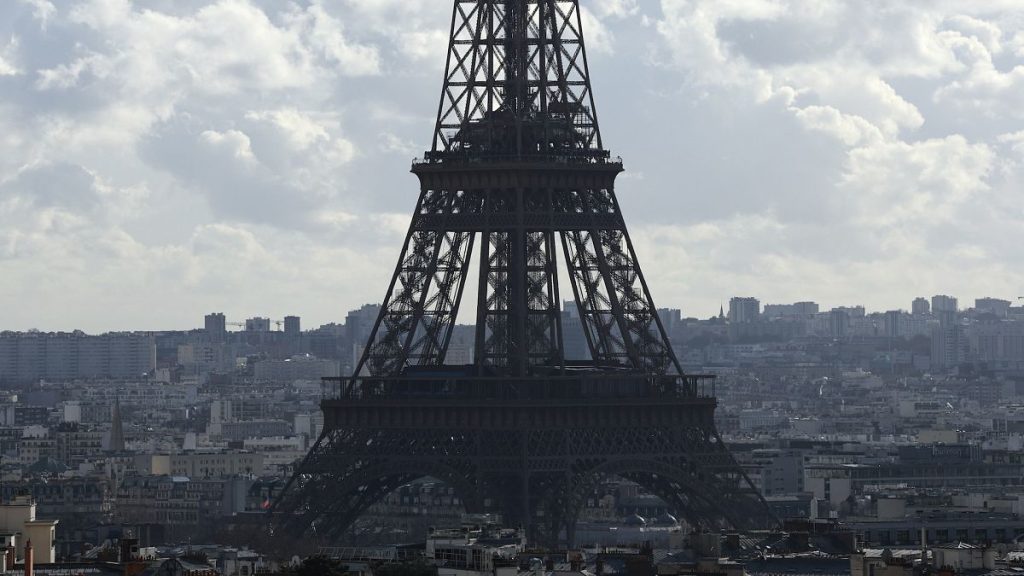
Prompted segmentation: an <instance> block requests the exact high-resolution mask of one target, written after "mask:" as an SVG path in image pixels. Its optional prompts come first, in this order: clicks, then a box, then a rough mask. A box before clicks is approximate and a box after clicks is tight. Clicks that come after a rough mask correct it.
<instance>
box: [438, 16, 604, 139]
mask: <svg viewBox="0 0 1024 576" xmlns="http://www.w3.org/2000/svg"><path fill="white" fill-rule="evenodd" d="M582 29H583V26H582V18H581V12H580V7H579V3H578V2H577V1H576V0H519V1H515V2H506V1H503V0H489V1H488V0H456V2H455V10H454V11H453V13H452V25H451V37H450V38H451V39H450V43H449V48H448V59H447V65H446V70H445V83H444V89H443V90H442V93H441V102H440V105H439V109H438V115H437V124H436V127H435V130H434V142H433V148H432V150H431V154H430V155H428V157H429V158H432V159H438V158H442V157H447V158H449V159H451V157H452V156H454V155H459V154H461V155H466V156H472V157H477V158H479V157H480V156H483V155H489V156H516V157H521V156H524V155H525V156H549V155H551V154H558V155H570V156H574V157H578V158H592V159H600V158H606V157H607V152H605V151H604V150H603V147H602V145H601V131H600V129H599V127H598V124H597V113H596V111H595V108H594V96H593V92H592V90H591V86H590V73H589V67H588V63H587V56H586V50H585V47H584V42H583V33H582Z"/></svg>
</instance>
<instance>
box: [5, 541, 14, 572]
mask: <svg viewBox="0 0 1024 576" xmlns="http://www.w3.org/2000/svg"><path fill="white" fill-rule="evenodd" d="M14 552H15V548H14V546H11V545H8V546H7V562H6V563H5V565H4V570H6V571H8V572H10V571H11V570H14V556H15V554H14Z"/></svg>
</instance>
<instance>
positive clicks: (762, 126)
mask: <svg viewBox="0 0 1024 576" xmlns="http://www.w3.org/2000/svg"><path fill="white" fill-rule="evenodd" d="M585 6H586V8H587V9H589V11H585V12H584V17H585V18H586V22H585V28H586V33H587V40H588V48H589V49H590V56H591V57H590V64H591V69H592V70H593V71H594V74H595V79H594V81H595V91H596V97H597V101H598V106H599V109H600V112H601V115H602V116H601V118H602V128H603V136H604V139H605V142H606V144H607V145H608V146H609V147H611V148H612V149H613V151H614V152H615V153H622V154H623V155H624V156H625V158H626V162H627V167H628V168H629V169H630V171H629V172H627V176H629V178H623V179H621V180H620V181H619V197H620V201H621V202H622V203H623V204H624V205H625V206H626V218H627V221H628V222H629V225H630V229H631V231H632V232H633V236H634V240H635V241H636V244H637V250H638V252H639V256H640V258H641V264H642V265H643V266H644V268H645V271H646V272H647V275H648V280H649V281H650V282H651V285H652V288H653V290H654V296H655V298H656V300H657V302H658V304H659V305H662V306H676V307H681V308H683V310H684V312H685V313H693V314H698V315H710V314H711V313H713V312H717V310H718V306H719V304H720V303H721V302H722V301H723V300H727V299H728V297H730V296H733V295H737V294H753V295H758V296H760V297H761V298H762V300H765V301H778V302H782V301H787V300H788V301H795V300H800V299H819V300H821V301H822V303H823V304H826V305H827V304H851V303H864V304H867V305H869V306H872V307H876V308H883V307H884V308H886V309H888V308H893V307H898V306H900V305H901V302H903V301H904V300H909V297H911V296H916V295H920V294H928V293H929V292H936V293H938V292H953V293H957V294H958V295H960V296H962V297H964V298H968V297H969V296H972V295H986V294H979V292H986V293H992V294H994V295H998V294H1004V295H1007V296H1008V295H1009V291H1012V290H1016V289H1017V288H1018V287H1019V285H1020V284H1022V283H1024V277H1022V273H1021V272H1019V271H1020V270H1024V253H1022V252H1021V251H1020V250H1019V249H1017V247H1016V246H1015V245H1013V243H1011V242H1007V241H1006V239H1007V238H1013V237H1015V235H1017V233H1018V231H1019V230H1020V229H1021V226H1022V225H1024V208H1022V207H1021V205H1020V202H1019V191H1020V190H1022V189H1024V136H1021V135H1022V134H1024V118H1022V117H1021V115H1022V114H1024V113H1022V112H1021V111H1022V110H1024V101H1021V94H1024V80H1022V78H1021V76H1022V72H1021V70H1022V69H1024V68H1022V64H1024V63H1022V61H1021V60H1022V58H1024V31H1022V30H1021V26H1022V23H1021V21H1020V19H1019V0H992V1H990V2H971V3H965V2H957V1H955V0H938V1H935V2H920V1H918V0H900V1H898V2H892V1H888V0H865V1H855V0H826V1H812V0H662V1H661V2H660V3H650V4H648V3H643V2H639V1H638V0H594V1H588V2H585ZM450 7H451V5H450V3H448V4H443V6H441V7H439V5H438V3H437V2H436V0H340V1H337V2H327V1H324V0H294V1H291V2H287V3H284V2H274V1H270V0H190V1H189V2H171V1H167V0H160V1H156V0H151V1H148V2H138V1H135V2H131V1H128V0H83V1H81V2H74V3H53V2H49V1H47V0H21V1H19V2H7V3H0V22H2V23H6V22H17V23H18V26H19V29H18V30H9V29H6V28H4V27H3V24H0V91H2V93H3V98H0V125H2V126H4V130H2V131H0V267H2V269H3V274H2V275H0V302H8V303H9V302H18V303H19V305H18V306H16V307H10V306H9V307H7V308H5V310H9V311H10V313H9V314H8V317H7V318H6V319H5V322H7V323H8V324H7V325H5V326H0V328H28V327H32V326H39V327H42V328H55V329H69V328H74V327H83V328H86V329H91V330H99V329H110V328H132V327H145V328H163V327H189V326H193V325H195V324H196V323H198V321H199V318H200V316H201V315H202V314H203V313H205V312H209V311H210V310H213V309H223V310H224V311H225V312H228V313H229V315H232V316H234V317H243V316H249V315H253V314H264V315H277V314H281V315H283V314H286V313H299V314H300V315H302V316H304V317H306V318H307V319H308V320H307V322H306V324H307V325H310V324H315V323H316V322H319V321H331V320H338V319H339V318H340V317H341V316H342V315H343V314H344V312H345V310H347V309H349V308H352V307H355V306H357V305H359V304H362V303H364V302H372V301H379V299H380V298H381V296H382V295H383V290H384V289H385V286H386V282H387V279H388V277H389V275H390V273H391V270H392V267H393V266H394V264H395V260H396V258H397V255H398V250H399V248H400V244H401V241H402V238H403V237H404V235H405V232H406V229H407V227H408V224H409V221H408V218H409V213H410V212H411V210H412V209H413V206H414V203H415V200H416V193H417V192H418V190H419V187H418V184H417V182H416V179H415V177H413V176H411V175H409V174H408V160H409V159H410V158H411V157H412V156H413V155H417V154H419V153H420V152H422V150H424V149H426V148H429V138H430V135H431V130H432V128H433V115H434V114H435V113H436V107H437V98H438V89H439V88H440V82H441V78H440V73H441V69H442V67H443V63H444V52H445V50H446V48H447V32H448V26H449V24H450V20H449V19H450V16H451V13H450ZM659 8H660V10H659ZM5 40H6V42H5ZM655 264H657V265H655ZM67 285H74V286H75V287H76V290H75V291H74V293H73V294H68V293H67V292H68V291H67V290H66V288H65V287H66V286H67ZM563 296H566V297H568V294H563ZM470 297H471V296H470ZM154 302H161V303H165V305H163V306H155V305H154V304H153V303H154Z"/></svg>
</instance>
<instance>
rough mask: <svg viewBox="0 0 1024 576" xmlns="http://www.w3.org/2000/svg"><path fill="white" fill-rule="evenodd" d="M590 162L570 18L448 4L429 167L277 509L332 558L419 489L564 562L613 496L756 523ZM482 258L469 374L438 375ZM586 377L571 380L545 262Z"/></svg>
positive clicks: (509, 4)
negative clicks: (377, 511)
mask: <svg viewBox="0 0 1024 576" xmlns="http://www.w3.org/2000/svg"><path fill="white" fill-rule="evenodd" d="M622 170H623V167H622V162H621V160H619V159H617V158H613V157H612V156H611V154H610V153H609V152H608V151H607V150H606V149H605V148H604V145H603V142H602V138H601V131H600V128H599V126H598V121H597V113H596V109H595V106H594V97H593V92H592V90H591V84H590V76H589V68H588V64H587V57H586V50H585V46H584V40H583V35H582V23H581V14H580V8H579V3H578V0H456V1H455V7H454V11H453V15H452V27H451V39H450V42H449V49H448V56H447V65H446V71H445V77H444V86H443V89H442V96H441V102H440V105H439V109H438V116H437V123H436V126H435V131H434V138H433V145H432V148H431V150H430V151H429V152H427V153H426V155H425V157H424V158H423V159H420V160H417V161H415V162H414V164H413V168H412V172H413V173H414V174H415V175H416V176H417V177H418V178H419V182H420V196H419V201H418V202H417V204H416V208H415V211H414V212H413V216H412V222H411V225H410V227H409V232H408V235H407V236H406V240H405V243H404V245H403V247H402V252H401V256H400V257H399V262H398V266H397V268H396V270H395V272H394V275H393V276H392V279H391V283H390V285H389V287H388V290H387V293H386V295H385V298H384V303H383V305H382V307H381V312H380V315H379V317H378V318H377V321H376V323H375V325H374V327H373V331H372V334H371V336H370V339H369V342H368V343H367V345H366V348H365V351H364V353H363V354H362V357H361V358H360V360H359V362H358V365H357V367H356V370H355V373H354V374H353V376H352V377H349V378H342V379H335V380H331V381H329V382H328V383H327V384H328V385H327V386H326V395H325V399H324V400H323V402H322V405H321V406H322V409H323V412H324V431H323V433H322V434H321V436H320V438H319V439H318V441H317V442H316V444H315V445H314V446H313V448H312V449H311V451H310V453H309V454H308V456H307V457H306V458H305V460H304V461H303V462H302V463H301V464H300V465H299V466H298V467H297V468H296V470H295V472H294V474H293V475H292V477H291V479H290V480H289V483H288V486H287V487H286V489H285V491H284V493H283V495H282V497H281V498H279V500H278V502H277V503H275V505H274V507H273V513H274V515H275V516H274V521H275V522H276V526H280V527H281V529H283V530H285V531H287V532H290V533H292V534H302V533H304V532H306V531H309V530H310V529H311V528H312V529H315V530H316V533H317V534H318V535H320V536H327V537H329V538H330V537H340V536H341V535H343V534H344V533H345V531H346V530H347V528H348V527H350V526H351V525H352V523H353V522H354V521H355V520H356V519H357V518H358V517H359V515H360V514H362V513H363V512H364V511H365V510H366V509H367V508H368V507H369V506H371V505H372V504H373V503H375V502H376V501H378V500H379V499H380V498H382V497H383V496H385V495H386V494H387V493H389V492H391V491H392V490H394V489H396V488H398V487H399V486H401V485H403V484H406V483H408V482H410V481H413V480H415V479H417V478H421V477H424V476H429V477H433V478H436V479H439V480H442V481H444V482H446V483H448V484H449V485H451V486H452V487H454V489H455V491H456V492H457V494H458V495H459V497H460V498H461V500H462V501H463V503H464V505H465V507H466V508H467V509H468V510H470V511H485V510H493V511H498V512H501V513H502V514H503V518H504V521H505V523H506V524H508V525H519V526H524V527H526V528H527V530H528V535H529V537H530V539H531V540H532V541H534V542H537V543H541V544H546V545H550V546H555V545H559V544H562V543H566V542H571V541H572V539H573V532H574V526H575V521H576V517H577V515H578V513H579V510H580V507H581V505H582V503H583V501H584V499H585V498H586V497H587V496H588V495H589V494H590V493H591V492H592V490H593V488H594V487H595V486H596V484H597V483H598V482H600V480H601V479H602V478H603V477H605V476H608V475H616V476H620V477H624V478H626V479H629V480H632V481H635V482H637V483H639V484H641V485H642V486H644V487H645V488H646V489H648V490H650V491H652V492H653V493H655V494H657V495H658V496H660V497H661V498H662V499H664V500H665V502H666V503H667V504H668V506H669V507H670V508H671V509H672V510H673V511H674V512H675V513H676V514H678V515H681V516H682V517H683V518H685V519H687V520H688V521H689V522H690V523H691V524H695V525H703V526H719V525H731V526H733V527H737V528H745V527H753V526H759V525H764V524H766V523H768V522H770V521H771V518H770V514H769V513H768V510H767V507H766V505H765V503H764V500H763V499H762V498H761V497H760V495H759V494H758V493H757V491H756V490H755V489H754V488H753V486H752V485H751V483H750V481H749V480H748V479H747V477H746V476H745V475H744V474H743V472H742V470H741V469H740V467H739V466H738V465H737V463H736V461H735V460H734V459H733V457H732V456H731V454H730V453H729V451H728V449H727V448H726V446H725V445H724V443H723V442H722V440H721V439H720V437H719V435H718V433H717V431H716V430H715V426H714V419H713V416H714V410H715V405H716V400H715V396H714V380H713V377H711V376H705V375H689V374H684V373H683V371H682V370H681V368H680V366H679V364H678V361H677V360H676V358H675V354H674V353H673V351H672V348H671V346H670V345H669V341H668V337H667V334H666V332H665V329H664V327H663V326H662V323H661V320H660V319H659V317H658V314H657V312H656V309H655V307H654V303H653V301H652V299H651V294H650V291H649V290H648V287H647V283H646V282H645V280H644V276H643V273H642V272H641V270H640V266H639V264H638V262H637V258H636V253H635V251H634V249H633V245H632V242H631V241H630V237H629V234H628V232H627V230H626V226H625V222H624V221H623V217H622V214H621V212H620V210H619V204H618V201H617V200H616V196H615V192H614V183H615V178H616V176H617V175H618V174H619V173H620V172H622ZM474 253H476V254H477V266H478V281H477V286H476V294H477V298H476V308H475V314H476V334H475V345H474V362H473V364H471V365H467V366H451V365H445V363H444V360H445V355H446V352H447V349H448V345H449V342H450V340H451V336H452V330H453V327H454V325H455V320H456V317H457V316H458V313H459V309H460V305H461V304H462V301H463V293H464V291H465V288H466V285H467V280H468V278H469V276H470V274H469V271H470V266H471V265H472V262H473V255H474ZM559 258H561V259H562V260H563V261H564V263H565V270H566V272H567V274H566V276H567V277H568V279H569V284H570V286H571V292H572V294H573V298H574V299H575V303H576V305H577V307H578V309H579V314H580V318H581V321H582V326H583V329H584V333H585V337H586V341H587V346H588V347H589V350H590V356H591V360H590V361H587V362H578V361H577V362H573V361H570V360H567V359H566V357H565V354H564V350H563V346H562V342H563V332H562V323H561V314H560V310H559V304H560V302H561V300H560V289H561V287H560V286H559V274H558V261H559Z"/></svg>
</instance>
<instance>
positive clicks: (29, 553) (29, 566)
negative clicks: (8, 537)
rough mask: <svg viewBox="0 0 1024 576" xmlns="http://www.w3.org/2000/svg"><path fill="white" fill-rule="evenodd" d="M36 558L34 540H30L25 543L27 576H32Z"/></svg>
mask: <svg viewBox="0 0 1024 576" xmlns="http://www.w3.org/2000/svg"><path fill="white" fill-rule="evenodd" d="M34 563H35V558H34V557H33V554H32V539H31V538H30V539H29V540H28V541H27V542H25V576H32V570H33V568H34V566H33V564H34Z"/></svg>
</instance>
